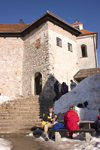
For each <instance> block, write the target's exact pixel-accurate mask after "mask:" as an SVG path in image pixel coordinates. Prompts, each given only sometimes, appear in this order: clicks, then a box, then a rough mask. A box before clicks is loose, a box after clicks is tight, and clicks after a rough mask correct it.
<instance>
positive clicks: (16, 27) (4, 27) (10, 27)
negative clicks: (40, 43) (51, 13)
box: [0, 24, 30, 32]
mask: <svg viewBox="0 0 100 150" xmlns="http://www.w3.org/2000/svg"><path fill="white" fill-rule="evenodd" d="M29 25H30V24H0V32H2V31H3V32H4V31H6V32H20V31H22V30H24V29H25V28H27V27H28V26H29Z"/></svg>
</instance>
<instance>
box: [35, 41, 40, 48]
mask: <svg viewBox="0 0 100 150" xmlns="http://www.w3.org/2000/svg"><path fill="white" fill-rule="evenodd" d="M39 47H40V39H37V40H36V43H35V48H39Z"/></svg>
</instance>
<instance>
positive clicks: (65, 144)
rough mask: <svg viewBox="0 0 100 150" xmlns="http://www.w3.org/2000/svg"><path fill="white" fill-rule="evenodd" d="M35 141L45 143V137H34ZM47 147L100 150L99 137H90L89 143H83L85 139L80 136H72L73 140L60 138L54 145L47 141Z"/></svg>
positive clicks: (66, 149) (67, 149)
mask: <svg viewBox="0 0 100 150" xmlns="http://www.w3.org/2000/svg"><path fill="white" fill-rule="evenodd" d="M28 136H33V133H30V134H29V135H28ZM35 137H36V141H42V142H45V136H44V135H42V136H38V135H35ZM45 144H48V147H49V146H52V149H53V150H100V136H98V137H96V136H92V140H91V142H90V143H87V142H86V141H85V137H84V135H82V134H79V133H77V134H73V139H69V138H67V137H62V138H61V142H59V143H55V141H54V140H52V139H49V141H48V142H46V143H45Z"/></svg>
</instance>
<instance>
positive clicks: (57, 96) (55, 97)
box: [54, 91, 59, 101]
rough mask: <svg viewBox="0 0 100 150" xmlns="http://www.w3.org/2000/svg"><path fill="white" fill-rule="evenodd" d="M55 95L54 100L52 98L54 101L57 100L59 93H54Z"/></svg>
mask: <svg viewBox="0 0 100 150" xmlns="http://www.w3.org/2000/svg"><path fill="white" fill-rule="evenodd" d="M55 93H56V96H55V98H54V101H56V100H58V98H59V97H58V96H59V91H55Z"/></svg>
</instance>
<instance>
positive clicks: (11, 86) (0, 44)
mask: <svg viewBox="0 0 100 150" xmlns="http://www.w3.org/2000/svg"><path fill="white" fill-rule="evenodd" d="M22 61H23V41H22V39H21V38H16V37H6V38H3V37H0V93H1V95H3V96H9V97H16V96H18V95H21V81H22Z"/></svg>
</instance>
